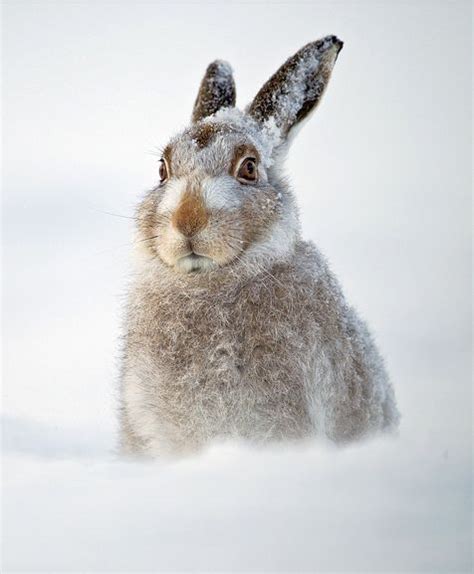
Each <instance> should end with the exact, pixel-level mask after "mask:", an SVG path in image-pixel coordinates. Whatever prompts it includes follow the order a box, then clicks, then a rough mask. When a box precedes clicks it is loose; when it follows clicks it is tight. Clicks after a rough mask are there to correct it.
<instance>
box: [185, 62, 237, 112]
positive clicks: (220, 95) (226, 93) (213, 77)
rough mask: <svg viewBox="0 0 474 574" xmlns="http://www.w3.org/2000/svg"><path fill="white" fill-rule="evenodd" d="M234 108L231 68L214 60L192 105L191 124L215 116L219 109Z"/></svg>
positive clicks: (225, 63) (233, 84)
mask: <svg viewBox="0 0 474 574" xmlns="http://www.w3.org/2000/svg"><path fill="white" fill-rule="evenodd" d="M233 106H235V83H234V78H233V77H232V68H231V67H230V65H229V64H228V63H227V62H223V61H222V60H216V61H215V62H212V64H209V66H208V67H207V70H206V73H205V74H204V78H203V79H202V82H201V85H200V87H199V93H198V95H197V98H196V102H195V103H194V109H193V116H192V121H193V123H195V122H198V121H199V120H202V119H203V118H206V117H207V116H211V115H212V114H215V113H216V112H217V110H219V109H220V108H227V107H233Z"/></svg>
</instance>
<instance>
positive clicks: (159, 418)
mask: <svg viewBox="0 0 474 574" xmlns="http://www.w3.org/2000/svg"><path fill="white" fill-rule="evenodd" d="M341 45H342V43H341V42H340V41H339V40H337V38H335V37H333V36H331V37H327V38H325V39H323V40H321V41H318V42H314V43H312V44H309V45H307V46H305V47H304V48H303V49H302V50H300V51H299V52H298V53H297V54H296V55H295V56H293V57H292V58H290V59H289V60H288V61H287V62H286V63H285V64H284V65H283V66H282V67H281V68H280V70H279V71H278V72H277V73H276V74H275V75H274V76H273V77H272V78H271V79H270V80H269V82H267V84H265V86H264V88H262V90H261V91H260V92H259V93H258V94H257V96H256V98H255V100H254V102H252V104H251V105H250V106H249V108H248V111H247V112H242V111H239V110H236V109H235V108H233V107H229V106H228V105H227V104H226V99H225V98H221V99H219V98H220V96H219V97H218V98H217V99H212V98H211V99H210V100H206V98H207V97H208V96H209V94H211V95H212V94H218V91H215V90H214V87H215V86H216V85H217V84H216V82H217V83H218V82H219V81H223V82H224V84H225V85H226V86H227V87H228V86H229V85H230V84H229V74H230V71H229V69H228V68H227V67H225V66H219V65H216V64H214V65H211V66H210V67H209V68H208V71H207V72H206V76H205V78H204V80H203V83H202V84H201V89H200V92H199V95H198V100H197V103H196V105H197V106H198V108H199V106H201V108H200V109H201V111H202V110H204V109H207V110H209V109H211V108H212V106H214V105H217V102H219V101H220V103H221V109H220V110H217V111H216V112H215V113H213V114H212V115H210V116H205V117H203V118H202V119H201V120H200V121H198V122H195V123H194V124H193V125H192V126H191V127H190V128H187V129H186V130H184V131H183V132H182V133H180V134H178V135H177V136H176V137H175V138H173V139H172V140H171V142H170V143H169V144H168V146H167V150H168V162H169V169H170V174H171V175H170V177H169V181H165V182H164V183H163V184H162V185H161V186H159V187H158V188H156V189H154V190H152V191H151V192H150V193H149V194H148V195H147V196H146V197H145V199H144V201H143V202H142V204H141V205H140V207H139V210H138V217H137V222H138V236H139V242H138V244H139V245H140V249H141V257H140V259H139V260H138V263H137V269H136V277H135V281H134V284H133V285H132V288H131V290H130V293H129V303H128V311H127V319H126V325H125V327H126V337H125V348H124V357H123V369H122V385H121V395H122V412H121V415H122V416H121V427H122V448H123V451H124V452H126V453H129V454H144V455H152V456H157V455H163V454H179V453H187V452H189V451H194V450H197V449H199V448H201V447H203V446H204V445H206V444H207V443H208V442H209V441H210V440H213V439H216V438H222V437H230V438H234V439H246V440H248V441H250V442H257V443H261V442H268V441H288V440H291V441H293V440H301V439H304V438H307V437H311V436H319V437H323V438H326V439H329V440H331V441H334V442H337V443H342V442H347V441H350V440H354V439H359V438H362V437H365V436H367V435H369V434H372V433H375V432H377V431H390V430H393V429H395V428H396V427H397V424H398V418H399V415H398V411H397V407H396V404H395V399H394V394H393V390H392V386H391V384H390V381H389V379H388V376H387V373H386V371H385V368H384V364H383V360H382V358H381V356H380V354H379V352H378V350H377V348H376V346H375V343H374V341H373V339H372V338H371V336H370V334H369V331H368V329H367V327H366V325H365V323H364V322H363V321H361V320H360V319H359V318H358V316H357V314H356V313H355V311H354V310H353V309H352V308H351V307H350V306H349V305H348V304H347V303H346V301H345V299H344V296H343V294H342V291H341V289H340V286H339V284H338V282H337V280H336V278H335V277H334V275H333V274H332V273H331V271H330V269H329V267H328V265H327V264H326V262H325V260H324V258H323V257H322V256H321V254H320V253H319V251H318V250H317V249H316V248H315V246H314V245H312V244H311V243H307V242H305V241H303V240H302V239H301V233H300V226H299V222H298V215H297V208H296V202H295V199H294V195H293V192H292V191H291V189H290V188H289V186H288V185H287V183H286V182H285V179H284V178H283V176H282V173H281V165H282V162H281V161H280V157H279V154H280V150H281V149H282V147H284V146H283V145H282V144H284V143H285V141H286V137H287V135H288V131H289V129H290V128H292V127H293V126H295V125H297V124H298V123H299V122H300V121H301V120H303V119H305V117H306V116H307V114H308V113H309V112H310V111H311V109H312V108H313V107H314V106H315V105H316V104H317V103H318V101H319V98H320V96H321V93H322V90H323V88H324V87H325V86H326V84H327V81H328V79H329V75H330V71H331V70H332V66H333V64H334V61H335V59H336V56H337V53H338V51H339V50H340V47H341ZM209 78H210V79H209ZM203 86H204V88H203ZM209 86H211V87H210V88H209ZM208 88H209V89H208ZM219 93H220V92H219ZM207 101H210V102H211V104H210V105H209V106H208V107H206V106H207V104H206V105H202V103H203V102H204V103H205V102H207ZM249 150H250V151H249ZM249 153H250V154H251V155H252V156H254V157H255V158H257V159H258V160H259V165H258V179H257V180H256V181H254V182H252V184H247V185H246V184H242V183H241V182H239V181H238V180H237V179H236V178H235V177H234V176H235V170H236V169H237V168H238V166H239V164H240V162H241V161H244V160H245V157H246V154H249ZM277 157H278V159H279V161H275V158H277ZM183 201H185V203H186V205H185V207H180V206H181V202H183ZM193 202H194V203H193ZM193 204H194V207H193ZM177 209H181V210H183V209H184V212H183V211H181V216H180V217H182V215H183V213H185V214H186V217H188V218H189V224H190V226H192V224H193V218H195V214H196V213H198V212H199V213H203V210H205V211H206V213H207V214H208V217H209V220H208V221H207V222H206V225H205V226H204V227H203V228H200V229H199V230H198V231H197V232H195V233H193V234H192V235H190V236H189V237H188V236H186V237H185V236H184V235H183V234H182V233H178V232H177V231H176V229H175V228H174V226H173V217H174V213H175V212H176V210H177ZM190 248H192V255H189V252H190ZM183 262H184V263H186V264H184V263H183Z"/></svg>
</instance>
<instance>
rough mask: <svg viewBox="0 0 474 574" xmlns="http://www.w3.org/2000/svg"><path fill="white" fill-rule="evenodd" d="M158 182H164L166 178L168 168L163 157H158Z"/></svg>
mask: <svg viewBox="0 0 474 574" xmlns="http://www.w3.org/2000/svg"><path fill="white" fill-rule="evenodd" d="M158 173H159V174H160V183H164V182H165V181H166V180H167V179H168V168H167V166H166V161H165V160H164V159H160V169H159V172H158Z"/></svg>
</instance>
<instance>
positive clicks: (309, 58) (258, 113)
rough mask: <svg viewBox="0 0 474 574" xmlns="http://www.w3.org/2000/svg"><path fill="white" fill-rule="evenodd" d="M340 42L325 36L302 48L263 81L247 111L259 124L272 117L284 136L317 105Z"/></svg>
mask: <svg viewBox="0 0 474 574" xmlns="http://www.w3.org/2000/svg"><path fill="white" fill-rule="evenodd" d="M342 46H343V43H342V42H341V40H339V39H338V38H336V36H326V37H325V38H322V39H321V40H317V41H316V42H311V43H310V44H307V45H306V46H304V47H303V48H301V50H299V51H298V52H296V54H295V55H294V56H292V57H291V58H289V59H288V60H287V61H286V62H285V63H284V64H283V66H281V68H279V70H278V71H277V72H276V73H275V74H274V75H273V76H272V77H271V78H270V79H269V80H268V82H267V83H266V84H264V86H263V87H262V89H261V90H260V91H259V92H258V94H257V95H256V96H255V99H254V100H253V102H252V103H251V104H250V106H249V108H248V110H247V111H248V113H249V114H250V115H251V116H252V117H253V118H254V119H256V120H257V121H258V122H259V123H262V124H263V123H265V122H266V121H267V120H270V119H271V118H273V119H274V121H275V124H276V126H277V127H278V128H279V129H280V130H281V134H282V136H283V137H287V136H288V133H289V132H290V130H291V129H292V128H293V127H294V126H295V125H296V124H298V123H299V122H301V121H302V120H303V119H305V118H306V117H307V116H308V115H309V114H310V113H311V112H312V111H313V110H314V109H315V108H316V106H317V105H318V103H319V101H320V100H321V96H322V95H323V92H324V90H325V88H326V86H327V84H328V82H329V78H330V77H331V72H332V69H333V66H334V64H335V62H336V59H337V55H338V54H339V52H340V50H341V49H342Z"/></svg>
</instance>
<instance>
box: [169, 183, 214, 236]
mask: <svg viewBox="0 0 474 574" xmlns="http://www.w3.org/2000/svg"><path fill="white" fill-rule="evenodd" d="M208 220H209V215H208V212H207V210H206V206H205V205H204V200H203V197H202V195H201V194H200V193H198V192H195V191H193V192H186V193H185V194H184V196H183V197H182V199H181V201H180V203H179V205H178V206H177V208H176V210H175V212H174V213H173V216H172V218H171V224H172V225H173V227H174V228H175V229H177V230H178V231H179V232H180V233H181V234H182V235H184V236H185V237H193V236H194V235H196V234H197V233H199V231H201V230H202V229H204V228H205V227H206V225H207V223H208Z"/></svg>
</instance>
